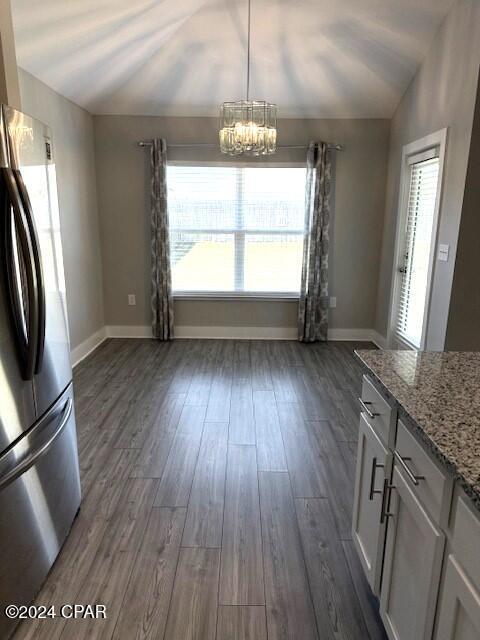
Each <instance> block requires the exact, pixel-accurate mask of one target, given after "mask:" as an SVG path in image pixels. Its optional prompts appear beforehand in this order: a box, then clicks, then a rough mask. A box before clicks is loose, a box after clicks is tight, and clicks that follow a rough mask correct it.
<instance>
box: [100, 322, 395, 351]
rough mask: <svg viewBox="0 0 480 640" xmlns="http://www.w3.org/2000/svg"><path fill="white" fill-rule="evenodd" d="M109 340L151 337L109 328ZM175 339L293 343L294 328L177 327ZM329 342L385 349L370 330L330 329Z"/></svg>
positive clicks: (143, 330) (147, 330)
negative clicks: (368, 345) (356, 342)
mask: <svg viewBox="0 0 480 640" xmlns="http://www.w3.org/2000/svg"><path fill="white" fill-rule="evenodd" d="M106 334H107V336H108V337H109V338H151V337H152V329H151V327H147V326H130V325H125V326H118V325H115V326H112V325H111V326H108V327H106ZM175 337H176V338H206V339H208V338H210V339H217V340H222V339H234V340H296V339H297V328H296V327H232V326H186V325H185V326H176V327H175ZM328 339H329V340H339V341H348V340H358V341H362V342H363V341H365V342H374V343H375V344H376V345H377V346H379V347H380V348H385V347H384V346H383V345H384V344H386V341H385V339H384V338H383V337H382V336H381V335H380V334H378V333H377V332H376V331H373V330H372V329H329V331H328Z"/></svg>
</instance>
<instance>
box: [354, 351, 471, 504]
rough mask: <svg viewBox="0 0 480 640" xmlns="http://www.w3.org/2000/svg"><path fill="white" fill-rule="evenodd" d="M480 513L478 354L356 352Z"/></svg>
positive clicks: (378, 384)
mask: <svg viewBox="0 0 480 640" xmlns="http://www.w3.org/2000/svg"><path fill="white" fill-rule="evenodd" d="M356 354H357V357H358V358H359V359H360V360H361V361H362V362H363V364H364V365H365V366H366V367H367V369H368V370H369V373H370V374H371V376H372V379H373V382H374V383H376V384H377V387H379V389H380V390H381V391H383V393H384V394H385V395H386V397H388V398H390V399H391V400H393V401H394V402H396V403H397V405H398V408H399V412H400V414H401V416H400V417H403V418H406V419H407V420H406V421H407V423H408V425H409V426H410V427H411V428H413V430H414V431H415V432H416V433H417V434H418V435H419V436H420V438H421V439H422V440H423V442H424V443H425V444H426V446H428V447H429V448H430V449H431V451H432V452H433V454H434V455H435V456H436V457H437V458H438V459H439V460H440V461H441V462H442V463H443V464H444V465H446V466H447V468H448V469H449V470H450V471H451V472H452V473H454V474H455V475H456V476H457V477H458V478H459V479H460V481H461V483H462V484H463V486H464V488H465V490H466V492H467V493H468V494H469V495H470V496H471V498H472V499H473V500H474V501H475V503H476V505H477V507H478V508H480V352H478V353H477V352H472V353H468V352H463V353H460V352H426V351H424V352H415V351H382V350H377V351H373V350H372V351H367V350H359V351H356Z"/></svg>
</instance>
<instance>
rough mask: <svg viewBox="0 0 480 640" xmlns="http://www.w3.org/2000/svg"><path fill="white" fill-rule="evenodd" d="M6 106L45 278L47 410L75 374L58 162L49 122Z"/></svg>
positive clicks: (39, 382) (42, 391)
mask: <svg viewBox="0 0 480 640" xmlns="http://www.w3.org/2000/svg"><path fill="white" fill-rule="evenodd" d="M3 111H4V118H5V124H6V129H7V137H8V145H9V155H10V163H11V167H12V170H13V173H14V177H15V180H16V184H17V188H18V191H19V193H20V197H21V200H22V205H23V209H24V212H25V215H26V218H27V223H28V226H29V231H30V238H31V242H32V247H33V258H34V263H35V270H36V277H37V280H38V283H39V286H38V319H37V327H38V332H37V333H38V339H37V345H36V347H37V353H36V362H35V377H34V390H35V401H36V405H37V415H38V416H41V415H43V413H44V412H45V411H46V410H47V409H48V408H49V407H50V406H51V405H52V403H53V402H55V400H56V399H57V398H58V397H59V395H60V394H61V393H62V391H63V390H64V389H65V388H66V387H67V385H68V384H69V383H70V381H71V379H72V369H71V363H70V345H69V337H68V329H67V307H66V295H65V277H64V272H63V255H62V243H61V237H60V216H59V211H58V200H57V184H56V173H55V162H54V158H53V150H52V142H51V137H50V130H49V128H48V127H47V126H46V125H44V124H43V123H41V122H39V121H38V120H34V119H33V118H31V117H30V116H27V115H25V114H23V113H20V112H18V111H15V110H14V109H12V108H10V107H5V106H4V107H3Z"/></svg>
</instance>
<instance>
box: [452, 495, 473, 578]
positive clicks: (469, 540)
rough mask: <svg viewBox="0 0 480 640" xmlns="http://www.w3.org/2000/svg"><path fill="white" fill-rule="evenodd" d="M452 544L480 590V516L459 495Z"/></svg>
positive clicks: (456, 555) (458, 557)
mask: <svg viewBox="0 0 480 640" xmlns="http://www.w3.org/2000/svg"><path fill="white" fill-rule="evenodd" d="M454 522H455V524H454V527H453V539H452V546H453V550H454V553H455V557H456V558H457V559H458V560H459V562H460V564H461V565H462V566H463V568H464V569H465V570H466V572H467V573H468V575H469V576H470V578H471V579H472V580H473V582H474V583H475V587H476V588H477V589H478V590H479V591H480V551H479V549H480V517H479V515H478V514H477V513H475V512H474V511H473V508H470V506H469V505H468V504H467V502H466V498H464V497H459V498H458V500H457V503H456V505H455V520H454Z"/></svg>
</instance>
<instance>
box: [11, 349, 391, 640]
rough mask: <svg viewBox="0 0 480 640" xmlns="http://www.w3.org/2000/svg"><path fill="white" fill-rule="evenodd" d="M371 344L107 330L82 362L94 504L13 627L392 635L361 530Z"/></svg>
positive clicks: (64, 632) (59, 634)
mask: <svg viewBox="0 0 480 640" xmlns="http://www.w3.org/2000/svg"><path fill="white" fill-rule="evenodd" d="M360 346H366V345H365V343H364V344H354V343H328V344H323V343H322V344H315V345H302V344H298V343H296V342H276V341H275V342H273V341H272V342H263V341H258V342H257V341H255V342H253V341H252V342H249V341H216V340H208V341H207V340H197V341H193V340H178V341H175V342H172V343H160V342H154V341H151V340H120V339H117V340H108V341H107V342H104V343H103V344H102V345H101V346H100V347H99V348H98V349H97V351H95V352H94V353H93V354H92V355H91V356H90V357H89V358H88V359H87V360H85V361H84V362H83V363H82V364H81V365H80V366H79V367H77V369H76V371H75V376H74V379H75V393H76V412H77V428H78V443H79V454H80V466H81V474H82V488H83V503H82V508H81V511H80V513H79V515H78V517H77V519H76V521H75V524H74V526H73V529H72V532H71V535H70V537H69V538H68V540H67V542H66V544H65V546H64V548H63V550H62V552H61V555H60V556H59V558H58V560H57V562H56V564H55V566H54V568H53V570H52V572H51V574H50V575H49V577H48V579H47V582H46V584H45V585H44V588H43V590H42V592H41V593H40V595H39V597H38V599H37V604H45V605H50V604H56V605H57V606H58V605H61V604H64V603H82V604H85V603H91V604H105V605H106V607H107V619H106V620H93V621H92V620H76V621H64V620H61V619H56V620H42V621H37V622H27V623H24V624H23V625H22V626H21V627H20V628H19V630H18V632H17V634H16V636H15V638H16V640H19V639H21V638H30V639H35V640H42V639H44V640H52V639H54V638H62V639H67V638H68V639H69V640H70V639H75V640H77V639H79V638H105V639H110V638H116V639H122V640H123V639H125V640H130V639H140V638H145V639H146V638H149V639H152V640H153V639H157V640H162V639H163V640H193V639H197V640H215V638H216V639H217V640H241V639H248V640H267V638H268V640H280V639H282V640H296V639H298V640H310V639H321V640H328V639H330V638H334V639H336V640H344V639H345V640H347V639H348V640H363V639H366V638H371V639H377V638H384V637H385V636H384V632H383V628H382V625H381V623H380V621H379V618H378V615H377V612H376V607H375V602H374V600H373V598H372V597H371V595H370V592H369V589H368V587H367V585H366V583H365V580H364V578H363V574H362V572H361V569H360V566H359V563H358V560H357V557H356V554H355V550H354V548H353V546H352V542H351V534H350V520H351V510H352V498H353V483H354V464H355V452H356V440H357V423H358V408H357V404H356V398H357V396H358V394H359V390H360V385H361V375H362V371H361V367H360V365H359V363H358V362H357V361H356V360H355V359H354V356H353V353H352V351H353V349H354V348H356V347H360Z"/></svg>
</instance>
